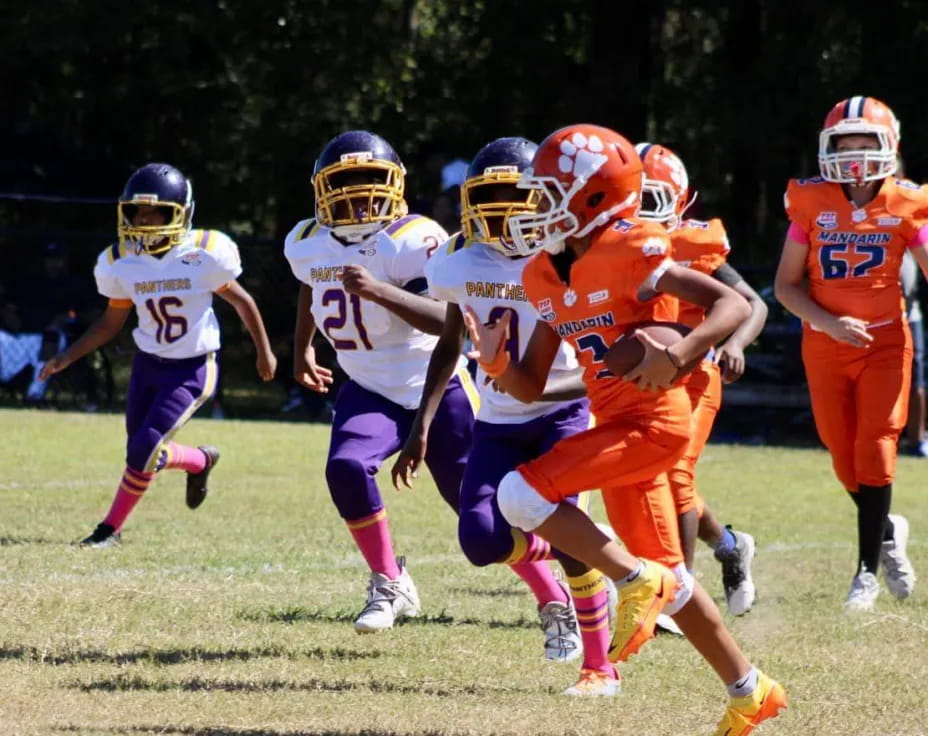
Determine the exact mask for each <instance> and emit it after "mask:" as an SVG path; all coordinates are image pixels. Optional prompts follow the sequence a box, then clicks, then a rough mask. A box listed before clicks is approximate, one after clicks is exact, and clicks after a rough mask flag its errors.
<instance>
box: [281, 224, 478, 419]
mask: <svg viewBox="0 0 928 736" xmlns="http://www.w3.org/2000/svg"><path fill="white" fill-rule="evenodd" d="M447 239H448V234H447V233H446V232H445V231H444V230H443V229H442V227H441V226H440V225H439V224H438V223H436V222H434V221H433V220H430V219H429V218H427V217H422V216H420V215H407V216H406V217H402V218H400V219H399V220H396V221H395V222H393V223H391V224H390V225H388V226H387V227H385V228H383V229H381V230H379V231H378V232H376V233H374V234H373V235H371V236H370V237H368V238H365V239H364V240H362V241H361V242H360V243H348V244H345V243H342V242H341V241H339V240H337V239H336V238H335V236H334V234H333V233H332V231H331V230H330V229H329V228H326V227H323V226H321V225H319V224H317V223H316V222H315V221H314V220H312V219H310V220H303V221H302V222H300V223H298V224H297V225H296V227H294V228H293V230H291V231H290V233H289V234H288V235H287V239H286V242H285V245H284V255H286V257H287V260H288V261H289V262H290V268H291V269H292V270H293V275H294V276H296V278H297V279H298V280H299V281H301V282H303V283H304V284H306V285H308V286H310V287H311V288H312V292H313V299H312V314H313V320H314V321H315V323H316V326H317V327H318V329H319V330H320V331H321V332H322V334H323V335H324V336H325V338H326V339H327V340H328V341H329V343H331V345H332V347H333V348H334V349H335V352H336V354H337V355H338V364H339V365H340V366H341V367H342V368H343V369H344V371H345V373H347V374H348V376H349V377H350V378H351V379H352V380H353V381H355V382H356V383H358V384H359V385H360V386H362V387H364V388H366V389H367V390H369V391H373V392H375V393H378V394H380V395H381V396H384V397H385V398H387V399H389V400H390V401H392V402H394V403H396V404H399V405H400V406H402V407H404V408H406V409H415V408H417V407H418V406H419V399H420V398H421V395H422V386H423V385H424V383H425V372H426V369H427V368H428V364H429V357H430V356H431V353H432V349H433V348H434V347H435V343H436V342H437V340H438V338H437V337H435V336H434V335H427V334H425V333H424V332H421V331H420V330H417V329H416V328H414V327H413V326H412V325H410V324H409V323H407V322H406V321H405V320H403V319H401V318H400V317H398V316H396V315H395V314H393V313H392V312H391V311H390V310H388V309H386V308H384V307H381V306H380V305H378V304H375V303H373V302H371V301H369V300H366V299H362V298H361V297H359V296H358V295H356V294H349V293H347V292H346V291H345V290H344V289H343V288H342V284H341V274H342V270H343V269H344V267H345V266H348V265H353V264H357V265H361V266H364V267H365V268H366V269H367V270H368V271H370V272H371V274H372V275H373V276H374V278H376V279H378V280H380V281H385V282H387V283H390V284H393V285H395V286H399V287H401V288H405V289H407V290H409V291H412V292H414V293H424V292H425V291H426V288H427V287H426V281H425V263H426V261H427V260H428V258H429V256H430V255H431V254H432V253H433V252H434V251H435V250H436V249H437V248H438V247H439V246H440V245H441V244H442V243H444V242H445V241H446V240H447ZM462 365H463V359H462Z"/></svg>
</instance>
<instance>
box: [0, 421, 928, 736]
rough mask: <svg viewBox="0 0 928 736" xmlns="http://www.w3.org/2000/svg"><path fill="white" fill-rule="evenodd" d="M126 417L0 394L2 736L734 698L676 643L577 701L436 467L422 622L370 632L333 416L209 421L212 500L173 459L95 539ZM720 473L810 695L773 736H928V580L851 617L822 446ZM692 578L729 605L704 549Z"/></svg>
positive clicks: (845, 561)
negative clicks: (467, 532)
mask: <svg viewBox="0 0 928 736" xmlns="http://www.w3.org/2000/svg"><path fill="white" fill-rule="evenodd" d="M121 422H122V418H121V417H120V416H114V415H107V416H100V415H81V414H66V413H35V412H26V411H0V437H2V438H3V439H2V450H0V499H2V504H0V727H2V732H3V733H9V734H27V733H42V734H74V733H79V734H136V733H164V734H188V735H197V736H200V735H205V734H222V735H225V736H257V735H258V734H266V735H267V736H290V735H293V734H354V735H356V736H360V735H361V734H369V735H370V736H387V735H388V734H391V735H397V736H399V735H401V734H402V735H403V736H406V735H410V736H411V735H413V734H416V735H418V736H424V735H425V734H635V735H636V736H638V735H644V734H648V735H651V734H655V735H657V734H660V735H663V734H667V735H672V736H678V735H679V736H682V735H687V736H689V735H692V734H705V733H712V731H713V728H714V725H715V723H716V722H717V720H718V719H719V717H720V716H721V714H722V712H723V709H724V705H725V694H724V691H723V689H722V688H721V686H720V684H719V683H718V682H717V681H716V680H715V678H714V676H713V675H712V673H711V672H710V671H709V670H708V668H707V666H705V665H704V664H703V663H702V662H701V661H700V660H699V659H698V657H697V656H696V655H695V653H694V652H693V651H692V650H691V649H690V647H689V646H688V645H687V644H686V643H685V642H684V641H681V640H675V639H671V638H667V637H660V638H659V639H658V640H656V641H654V642H651V643H650V644H648V645H647V646H646V647H645V649H644V650H643V652H642V654H641V655H640V656H638V657H635V658H633V659H632V661H631V662H630V663H628V664H626V665H625V666H624V667H623V674H624V677H625V682H624V692H623V693H622V695H621V696H619V697H618V698H614V699H600V700H595V701H591V700H574V699H569V698H566V697H564V696H561V695H559V693H560V691H561V690H562V689H564V688H565V687H567V686H568V685H570V684H572V682H573V680H574V678H575V675H576V669H575V665H574V664H572V663H571V664H551V663H546V662H544V661H543V660H542V639H541V633H540V631H539V630H538V628H537V618H536V615H535V611H534V606H533V599H532V598H531V597H530V595H529V594H528V593H527V592H526V590H525V589H524V588H523V586H522V584H521V583H520V582H518V581H517V580H516V578H515V576H513V575H512V574H511V573H509V572H508V571H507V570H505V569H500V568H492V569H476V568H472V567H470V566H468V564H467V563H466V561H465V560H464V558H463V557H462V555H461V554H460V552H459V551H458V549H457V541H456V536H455V522H454V519H453V518H452V516H451V514H450V513H449V512H448V511H447V510H446V508H445V507H444V506H443V505H442V504H441V502H440V501H439V499H438V495H437V492H435V490H434V488H433V487H432V486H431V483H430V481H427V480H424V481H423V482H422V483H421V487H420V488H419V489H417V490H416V491H415V492H404V493H401V494H398V493H396V492H395V491H393V490H392V488H390V489H389V490H385V496H386V499H387V508H388V511H389V513H390V518H391V520H392V525H393V531H394V539H395V542H396V546H397V550H398V551H399V552H400V553H404V554H406V555H407V556H408V561H409V569H410V571H411V572H412V574H413V576H414V577H415V580H416V582H417V584H418V587H419V591H420V594H421V596H422V601H423V605H424V609H425V610H424V615H423V617H422V618H421V619H418V620H415V621H411V622H409V623H406V624H404V625H401V626H398V627H397V628H396V629H394V630H393V631H392V632H387V633H385V634H380V635H375V636H365V637H361V636H358V635H357V634H355V633H354V631H353V629H352V626H351V622H352V620H353V618H354V615H355V614H356V613H357V611H358V610H359V609H360V607H361V605H362V604H363V600H364V594H365V586H366V574H365V572H364V567H363V564H362V562H361V558H360V556H359V555H358V553H357V552H356V551H355V549H354V546H353V544H352V543H351V540H350V537H349V535H348V533H347V531H346V530H345V528H344V526H343V525H342V524H341V523H340V521H339V520H338V518H337V515H336V513H335V510H334V508H333V507H332V505H331V503H330V501H329V498H328V492H327V490H326V488H325V481H324V475H323V458H324V454H325V449H326V445H327V439H328V437H327V427H325V426H320V425H299V424H278V423H271V422H238V421H227V422H211V421H207V420H197V421H194V422H192V423H191V424H190V425H189V426H188V427H187V428H186V429H185V430H184V431H183V433H182V434H181V436H180V439H181V440H182V441H184V442H187V443H191V444H197V443H203V442H205V441H210V442H213V443H215V444H217V445H218V446H219V447H221V448H222V450H223V459H222V462H221V463H220V465H219V466H218V468H217V470H216V471H215V473H214V474H213V476H212V479H211V488H212V493H211V496H210V498H209V499H207V501H206V503H205V504H204V505H203V506H202V507H201V508H200V509H199V510H197V511H196V512H191V511H188V510H187V509H186V506H185V505H184V501H183V475H182V474H180V473H169V474H166V475H165V476H164V477H162V478H160V479H159V480H158V481H157V482H156V483H155V485H154V486H153V487H152V488H151V489H150V491H149V493H148V494H147V497H146V498H145V499H144V500H143V502H142V503H141V504H140V506H139V507H138V508H137V509H136V512H135V514H134V515H133V516H132V517H131V518H130V520H129V522H128V523H127V525H126V528H125V530H124V542H123V545H122V546H121V547H120V548H117V549H114V550H81V549H79V548H77V547H75V546H73V545H72V544H71V543H72V542H73V541H74V540H76V539H79V538H80V537H82V536H85V535H86V534H88V533H89V532H90V531H91V530H92V529H93V527H94V526H95V524H96V523H97V522H98V521H100V519H101V518H102V515H103V514H104V513H105V511H106V509H107V508H108V505H109V503H110V500H111V498H112V494H113V491H114V488H115V485H116V484H117V483H118V481H119V477H120V474H121V471H122V457H123V430H122V423H121ZM926 470H928V464H926V463H925V462H924V461H918V460H914V459H908V458H905V459H902V460H901V461H900V468H899V477H898V480H897V486H896V488H897V490H896V493H895V509H896V510H898V511H900V512H903V513H905V514H907V515H908V517H909V519H910V522H911V525H912V530H913V539H912V542H911V554H912V557H913V560H914V562H915V565H916V568H917V569H919V570H922V571H926V570H928V546H926V545H925V544H924V542H923V539H924V538H925V537H924V535H925V533H926V530H928V504H926V503H925V485H926V483H925V474H926ZM700 473H701V485H702V489H703V491H704V492H705V494H706V496H707V497H708V499H709V501H710V503H711V505H712V506H713V507H714V508H715V509H716V511H717V512H718V514H719V516H720V517H721V518H722V519H725V520H728V521H732V522H734V523H736V524H737V525H739V526H741V527H742V528H744V529H747V530H750V531H751V532H753V533H754V534H755V536H756V538H757V542H758V559H757V562H756V565H755V570H756V573H755V576H756V579H757V585H758V590H759V600H758V602H757V605H756V606H755V609H754V610H753V611H752V612H751V613H750V614H749V615H747V616H745V617H744V618H742V619H736V620H731V619H729V623H730V625H731V628H732V630H733V631H734V633H735V635H736V636H737V638H738V639H739V641H740V642H742V644H743V646H744V647H745V649H746V650H747V652H748V654H749V656H751V657H752V658H753V659H754V661H755V662H756V663H757V664H758V665H759V666H760V667H761V668H762V669H764V670H765V671H767V672H768V673H769V674H771V675H774V676H775V677H777V678H778V679H780V680H781V681H782V682H783V683H784V684H785V685H786V687H787V689H788V693H789V696H790V700H791V705H790V708H789V710H788V711H786V712H785V713H784V714H783V715H782V716H781V717H780V718H778V719H777V720H774V721H770V722H769V723H768V724H765V725H764V726H763V727H761V729H759V732H758V733H759V734H761V735H763V734H770V735H771V736H772V735H773V734H789V735H790V736H798V735H799V734H838V735H840V736H852V735H853V736H857V735H864V734H867V735H871V734H906V735H909V734H913V735H914V734H928V703H926V693H928V604H926V601H928V595H926V589H928V577H926V578H925V580H924V581H923V583H922V588H921V589H920V590H917V591H916V594H915V596H914V597H913V599H911V600H909V601H907V602H906V603H904V604H903V603H898V602H897V601H895V600H894V599H892V598H891V596H890V595H889V594H888V593H887V592H886V591H885V590H884V592H883V594H882V596H881V598H880V600H879V601H878V604H877V610H876V611H875V612H874V613H872V614H865V615H861V616H857V617H849V616H847V615H845V614H844V613H843V612H842V610H841V602H842V600H843V598H844V595H845V593H846V591H847V586H848V584H849V582H850V577H851V573H852V571H853V565H854V559H855V547H854V545H853V544H852V541H853V539H854V528H855V527H854V523H855V522H854V516H853V513H852V512H853V506H852V505H851V504H850V503H849V502H848V501H847V500H846V499H845V498H843V496H842V493H840V492H839V491H838V489H837V486H836V484H835V482H834V481H833V478H832V476H831V472H830V467H829V462H828V458H827V456H826V455H825V454H824V452H821V451H817V450H792V449H781V448H754V447H752V448H748V447H737V446H717V445H713V446H710V447H709V448H708V450H707V452H706V454H705V456H704V458H703V461H702V463H701V465H700ZM594 510H595V512H596V514H597V515H598V516H599V517H600V518H601V517H602V514H601V509H600V507H599V506H598V504H597V505H594ZM697 573H698V576H699V577H700V579H701V580H702V582H703V584H704V585H705V586H706V587H707V588H708V589H709V591H710V593H711V594H712V595H713V596H715V597H716V599H720V598H721V586H720V582H719V580H718V574H717V566H716V563H715V562H714V560H713V559H712V558H711V556H710V555H709V554H708V553H707V552H705V551H704V550H700V552H699V557H698V559H697ZM923 574H924V575H925V576H928V572H924V573H923Z"/></svg>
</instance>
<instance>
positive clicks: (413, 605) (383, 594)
mask: <svg viewBox="0 0 928 736" xmlns="http://www.w3.org/2000/svg"><path fill="white" fill-rule="evenodd" d="M396 561H397V564H399V566H400V576H399V577H398V578H397V579H396V580H390V579H389V578H388V577H387V576H386V575H383V574H381V573H379V572H372V573H371V581H370V583H369V584H368V586H367V603H366V604H365V605H364V610H363V611H361V613H360V615H359V616H358V618H357V619H355V622H354V630H355V631H357V632H358V633H359V634H369V633H371V632H374V631H384V630H386V629H392V628H393V623H394V621H396V620H397V619H398V618H403V617H405V616H418V615H419V593H418V591H417V590H416V584H415V583H414V582H413V581H412V576H410V574H409V571H408V570H407V569H406V558H405V557H397V559H396Z"/></svg>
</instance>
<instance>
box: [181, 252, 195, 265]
mask: <svg viewBox="0 0 928 736" xmlns="http://www.w3.org/2000/svg"><path fill="white" fill-rule="evenodd" d="M180 262H181V263H183V264H184V265H185V266H199V265H200V254H199V253H198V252H197V251H193V252H192V253H188V254H187V255H185V256H184V257H183V258H181V259H180Z"/></svg>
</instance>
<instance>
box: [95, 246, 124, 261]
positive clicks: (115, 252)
mask: <svg viewBox="0 0 928 736" xmlns="http://www.w3.org/2000/svg"><path fill="white" fill-rule="evenodd" d="M128 253H129V246H127V245H125V244H123V243H113V244H112V245H109V246H107V247H106V248H104V249H103V251H102V252H101V253H100V257H99V258H98V259H97V260H99V261H100V262H101V263H108V264H109V265H113V264H114V263H116V261H118V260H119V259H120V258H124V257H125V256H126V255H127V254H128Z"/></svg>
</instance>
